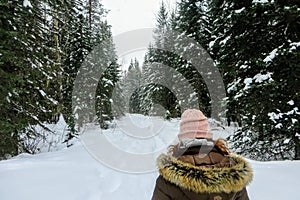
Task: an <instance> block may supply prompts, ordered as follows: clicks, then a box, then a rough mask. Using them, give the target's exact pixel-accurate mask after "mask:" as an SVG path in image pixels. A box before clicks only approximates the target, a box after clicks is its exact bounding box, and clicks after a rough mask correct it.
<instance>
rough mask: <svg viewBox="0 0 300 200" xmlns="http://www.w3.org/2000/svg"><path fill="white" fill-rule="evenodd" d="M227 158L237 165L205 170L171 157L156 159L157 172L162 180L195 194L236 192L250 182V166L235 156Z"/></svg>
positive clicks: (231, 155) (164, 156)
mask: <svg viewBox="0 0 300 200" xmlns="http://www.w3.org/2000/svg"><path fill="white" fill-rule="evenodd" d="M229 157H230V158H231V159H233V160H234V161H235V162H236V163H237V164H236V165H234V166H231V167H223V168H216V167H215V168H207V167H199V166H194V165H192V164H190V163H185V162H182V161H180V160H178V159H176V158H175V157H173V156H170V155H165V154H162V155H160V156H159V157H158V160H157V164H158V168H159V172H160V174H161V175H162V177H163V178H164V179H166V180H167V181H169V182H171V183H174V184H175V185H177V186H179V187H181V188H184V189H187V190H190V191H194V192H196V193H221V192H225V193H230V192H238V191H240V190H242V189H243V188H244V187H246V186H247V185H248V184H249V183H250V182H251V181H252V176H253V174H252V169H251V167H250V164H249V163H248V162H247V161H246V160H244V159H243V158H242V157H240V156H238V155H236V154H230V155H229Z"/></svg>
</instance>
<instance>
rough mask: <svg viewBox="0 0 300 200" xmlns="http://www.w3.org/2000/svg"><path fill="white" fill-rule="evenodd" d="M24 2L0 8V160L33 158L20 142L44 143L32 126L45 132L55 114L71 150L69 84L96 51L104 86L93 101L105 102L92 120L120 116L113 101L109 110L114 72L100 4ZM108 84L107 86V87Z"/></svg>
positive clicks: (73, 131)
mask: <svg viewBox="0 0 300 200" xmlns="http://www.w3.org/2000/svg"><path fill="white" fill-rule="evenodd" d="M28 2H29V3H27V4H28V5H26V4H25V3H26V2H24V1H17V0H15V1H6V0H3V1H1V3H0V38H1V40H0V76H1V79H0V85H1V87H0V97H1V98H0V107H1V112H0V129H1V131H0V159H2V158H4V157H6V156H11V155H16V154H18V153H20V152H22V151H25V152H28V153H34V152H35V150H31V149H26V148H28V146H25V145H24V144H26V140H32V141H34V140H42V139H44V138H38V137H43V136H42V134H40V133H35V130H33V129H34V126H35V125H40V126H42V127H44V128H45V129H46V127H45V126H44V125H43V123H56V122H57V120H58V116H59V115H60V114H61V113H62V114H63V115H64V118H65V120H66V121H67V123H68V130H67V131H68V133H67V135H66V138H65V139H66V142H67V144H68V145H71V143H70V140H71V139H72V138H74V137H76V136H77V132H78V128H79V127H78V125H76V121H77V115H76V113H73V112H72V91H73V86H74V81H75V79H76V77H77V75H78V70H79V69H80V68H81V66H82V63H83V62H84V60H85V59H86V57H87V55H88V54H89V53H90V52H91V51H92V49H93V48H94V47H96V46H99V45H100V47H101V48H102V49H101V52H99V53H100V54H101V55H102V57H99V59H100V60H98V61H97V62H98V63H102V66H106V67H108V70H107V71H106V72H105V74H104V75H103V77H105V80H108V81H103V80H104V79H103V80H100V82H99V87H102V89H103V90H102V91H101V94H105V95H104V96H103V95H102V96H101V95H99V94H97V98H98V99H101V102H105V103H104V107H97V109H98V111H99V110H100V108H101V109H102V110H103V111H101V113H103V115H98V117H99V119H101V120H102V119H103V120H108V119H112V113H113V112H114V113H115V114H116V116H118V115H121V114H122V110H121V109H120V108H119V107H120V106H119V105H120V104H118V103H119V102H118V100H116V101H114V102H117V103H116V105H118V106H115V107H116V109H115V111H112V110H111V109H110V105H111V103H112V101H111V96H112V91H113V87H115V86H116V84H115V83H116V82H117V81H118V79H119V78H118V77H119V69H118V65H117V64H116V62H115V61H116V54H115V52H114V47H113V44H112V36H111V32H110V26H109V25H108V24H107V23H106V21H105V19H104V16H105V10H104V9H103V7H102V5H101V4H100V3H99V2H98V1H89V2H90V3H91V4H87V5H83V4H84V3H85V2H82V1H77V0H67V1H60V0H57V1H49V0H43V1H37V0H30V1H28ZM99 78H100V77H99ZM109 81H112V83H113V85H112V86H109V87H107V86H106V85H107V84H106V83H107V82H109ZM116 88H117V89H118V90H120V87H119V86H116ZM95 96H96V94H95ZM100 96H101V98H99V97H100ZM104 116H108V117H106V118H105V117H104ZM47 131H48V132H51V130H47ZM35 147H36V146H35ZM29 148H30V147H29Z"/></svg>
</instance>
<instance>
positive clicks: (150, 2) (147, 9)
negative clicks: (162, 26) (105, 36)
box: [101, 0, 176, 35]
mask: <svg viewBox="0 0 300 200" xmlns="http://www.w3.org/2000/svg"><path fill="white" fill-rule="evenodd" d="M162 1H164V2H165V4H166V6H167V9H170V10H171V9H172V8H174V7H175V2H176V0H102V1H101V2H102V4H103V5H104V8H106V9H107V10H109V13H108V15H107V20H108V23H109V24H110V25H112V33H113V35H116V34H120V33H122V32H125V31H130V30H134V29H138V28H152V27H154V26H155V22H156V19H155V15H156V14H157V12H158V10H159V7H160V5H161V2H162Z"/></svg>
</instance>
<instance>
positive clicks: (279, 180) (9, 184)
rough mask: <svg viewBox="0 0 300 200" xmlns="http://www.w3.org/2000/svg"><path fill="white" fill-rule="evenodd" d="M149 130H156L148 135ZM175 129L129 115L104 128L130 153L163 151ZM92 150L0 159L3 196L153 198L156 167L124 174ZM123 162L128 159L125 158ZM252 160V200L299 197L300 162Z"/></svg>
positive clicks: (30, 199) (9, 199) (26, 199)
mask: <svg viewBox="0 0 300 200" xmlns="http://www.w3.org/2000/svg"><path fill="white" fill-rule="evenodd" d="M128 123H131V125H130V128H128V127H127V126H126V124H128ZM158 125H159V126H160V128H159V127H157V126H158ZM155 128H157V129H155ZM147 129H149V130H152V131H154V132H155V131H156V132H157V134H155V135H147V131H146V130H147ZM96 130H97V129H96V128H95V127H88V128H86V132H85V133H86V134H89V133H91V134H90V135H91V136H93V133H95V132H97V131H96ZM177 131H178V120H173V121H170V122H166V121H163V120H162V119H160V118H146V117H143V116H140V115H127V116H126V117H125V118H123V119H122V120H120V121H118V122H117V124H115V126H114V128H112V129H110V130H107V131H104V135H105V137H106V138H107V139H108V141H110V143H112V144H114V145H116V146H118V147H119V148H120V149H123V150H124V151H126V152H129V153H140V154H143V153H144V154H145V153H150V151H160V150H161V151H162V148H163V147H165V146H167V145H169V144H170V143H172V142H174V139H175V138H176V134H177ZM230 131H232V128H229V127H226V128H225V130H221V129H218V131H217V132H218V133H216V134H215V135H217V134H218V136H215V137H219V136H222V135H223V136H226V135H228V134H229V132H230ZM148 136H149V137H148ZM174 137H175V138H174ZM150 138H152V140H151V139H150ZM153 138H154V139H153ZM147 140H148V142H146V141H147ZM88 150H89V149H88V148H87V144H86V143H82V142H79V141H78V142H77V143H75V145H73V146H72V147H70V148H63V149H61V150H59V151H53V152H45V153H40V154H37V155H29V154H21V155H19V156H17V157H15V158H12V159H10V160H5V161H1V162H0V200H18V199H22V200H40V199H43V200H83V199H84V200H114V199H125V200H127V199H128V200H147V199H151V195H152V191H153V188H154V185H155V180H156V177H157V176H158V172H157V171H156V170H154V171H152V172H147V173H146V172H145V173H138V174H134V173H128V172H121V171H119V170H118V166H117V167H115V169H113V167H108V166H107V164H106V163H103V162H100V161H99V159H97V156H96V157H95V155H94V154H91V151H90V150H89V151H88ZM103 151H106V149H103ZM107 153H111V154H113V152H107ZM112 156H113V155H112ZM123 160H125V161H126V158H123ZM122 162H123V161H122V160H120V163H122ZM250 163H251V165H252V167H253V169H254V180H253V182H252V183H251V185H250V186H249V187H248V192H249V195H250V198H251V199H252V200H268V199H271V200H282V199H299V197H300V195H299V193H298V191H297V189H296V188H297V187H298V178H299V175H300V172H299V169H300V162H298V161H276V162H275V161H274V162H257V161H250ZM135 164H136V165H139V163H135ZM123 171H124V170H123ZM129 171H130V170H129Z"/></svg>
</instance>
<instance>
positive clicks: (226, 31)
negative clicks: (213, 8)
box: [210, 1, 299, 160]
mask: <svg viewBox="0 0 300 200" xmlns="http://www.w3.org/2000/svg"><path fill="white" fill-rule="evenodd" d="M215 5H216V4H215ZM219 6H220V7H219V15H218V16H217V17H216V22H217V21H218V18H220V19H219V21H222V23H223V27H224V28H223V29H222V26H218V29H217V30H218V31H217V32H215V35H216V39H215V40H214V41H212V42H211V43H210V47H211V49H212V51H213V53H214V55H215V58H216V59H217V62H218V64H219V65H218V66H219V68H220V70H221V71H222V73H223V75H224V82H225V84H226V86H227V92H228V97H227V113H228V114H231V115H233V116H234V117H238V118H239V119H240V121H241V122H242V123H243V127H242V128H241V129H239V131H238V132H237V134H236V135H235V136H233V137H231V139H233V140H234V141H235V142H234V144H235V145H236V148H237V149H238V150H240V151H241V152H242V153H244V154H245V155H247V156H250V157H251V158H255V159H261V160H269V159H287V158H288V159H293V158H297V159H299V138H298V135H299V121H298V119H299V112H298V107H299V105H297V103H296V102H299V89H297V87H295V86H296V85H297V84H299V65H298V66H297V64H296V63H295V60H296V61H297V56H299V49H298V48H299V47H298V46H299V45H298V42H299V31H297V30H299V24H298V23H297V21H298V20H299V4H298V3H296V2H282V1H272V2H269V1H245V2H237V1H223V2H222V4H219ZM224 15H225V16H227V18H225V20H224ZM222 18H223V19H222ZM298 88H299V87H298ZM295 99H297V100H295ZM228 114H227V116H228V117H229V115H228Z"/></svg>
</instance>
